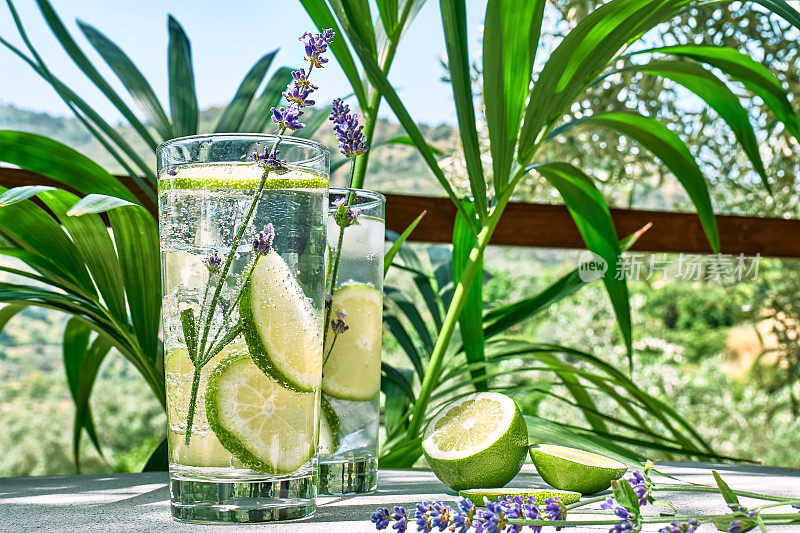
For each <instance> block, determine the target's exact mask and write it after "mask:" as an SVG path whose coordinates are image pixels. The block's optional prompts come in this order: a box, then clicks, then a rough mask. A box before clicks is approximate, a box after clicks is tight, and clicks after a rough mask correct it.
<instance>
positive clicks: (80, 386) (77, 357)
mask: <svg viewBox="0 0 800 533" xmlns="http://www.w3.org/2000/svg"><path fill="white" fill-rule="evenodd" d="M90 334H91V330H90V329H89V328H88V327H87V326H86V325H85V324H84V323H83V322H81V321H80V320H78V319H76V318H72V319H70V320H69V321H68V322H67V326H66V328H65V329H64V341H63V344H62V347H63V351H64V369H65V371H66V374H67V384H68V385H69V389H70V393H71V394H72V400H73V402H74V404H75V429H74V432H73V437H72V451H73V454H74V457H75V465H76V466H77V467H78V469H79V470H80V441H81V433H82V430H86V433H87V434H88V435H89V438H90V440H91V441H92V443H93V444H94V446H95V448H96V449H97V451H98V453H100V454H101V455H102V450H101V448H100V442H99V440H98V438H97V433H96V431H95V428H94V423H93V422H92V414H91V408H90V407H89V397H90V396H91V391H92V387H93V386H94V381H95V378H96V377H97V372H98V370H99V369H100V364H101V363H102V362H103V359H104V358H105V356H106V354H108V351H109V350H110V349H111V345H110V344H108V342H107V341H106V340H105V339H104V338H103V337H99V336H98V337H95V340H94V341H92V343H91V344H90V343H89V337H90Z"/></svg>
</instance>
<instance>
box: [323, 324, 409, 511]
mask: <svg viewBox="0 0 800 533" xmlns="http://www.w3.org/2000/svg"><path fill="white" fill-rule="evenodd" d="M346 316H347V314H346V313H345V312H344V311H341V310H339V311H336V318H334V319H333V320H331V329H332V330H333V332H334V333H335V334H336V335H340V334H342V333H344V332H345V331H347V330H348V329H350V326H348V325H347V324H345V322H344V319H345V317H346ZM418 508H419V506H418Z"/></svg>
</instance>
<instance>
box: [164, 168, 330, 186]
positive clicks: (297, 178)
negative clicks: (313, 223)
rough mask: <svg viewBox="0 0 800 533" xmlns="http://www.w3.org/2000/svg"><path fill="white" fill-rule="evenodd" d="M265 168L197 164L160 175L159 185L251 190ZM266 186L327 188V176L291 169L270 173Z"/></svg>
mask: <svg viewBox="0 0 800 533" xmlns="http://www.w3.org/2000/svg"><path fill="white" fill-rule="evenodd" d="M263 174H264V169H262V168H261V167H259V166H258V165H253V164H251V163H247V164H241V165H235V164H224V165H219V164H217V165H194V166H183V167H180V168H178V169H176V173H175V175H174V176H171V175H169V174H166V173H164V174H161V176H159V178H158V188H159V190H162V191H168V190H175V189H181V190H217V189H218V190H231V189H240V190H248V189H255V188H256V187H258V184H259V182H260V181H261V177H262V175H263ZM264 188H265V189H327V188H328V179H327V178H325V177H322V176H317V175H316V174H312V173H310V172H304V171H301V170H297V169H291V170H290V171H289V172H287V173H285V174H275V173H271V174H270V175H269V176H268V177H267V181H266V182H265V183H264Z"/></svg>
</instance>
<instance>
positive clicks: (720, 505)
mask: <svg viewBox="0 0 800 533" xmlns="http://www.w3.org/2000/svg"><path fill="white" fill-rule="evenodd" d="M659 468H660V470H661V471H662V472H664V473H667V474H670V475H673V476H676V477H678V478H680V479H681V480H684V481H688V482H694V483H713V478H712V476H711V470H710V469H711V468H715V469H716V470H718V471H719V472H720V474H721V475H722V477H723V478H724V479H725V480H726V481H727V482H728V484H729V485H730V486H731V487H732V488H734V489H739V490H749V491H755V492H767V493H772V494H775V495H781V496H793V497H800V470H792V469H787V468H770V467H759V466H747V465H722V464H714V465H712V464H708V463H667V464H661V465H659ZM509 486H514V487H541V488H545V487H546V485H545V483H544V482H543V481H542V479H541V478H540V477H539V476H538V475H536V473H535V470H534V469H533V467H532V466H531V465H526V466H525V468H524V469H523V471H522V472H521V473H520V474H519V475H518V476H517V477H516V478H515V479H514V481H512V483H511V484H510V485H509ZM658 496H659V498H661V499H665V500H667V501H669V502H670V503H672V504H673V505H674V506H675V507H676V508H677V509H678V511H679V512H680V513H683V514H695V513H697V514H700V513H706V514H710V513H724V512H726V511H727V507H726V506H725V503H724V501H723V500H722V498H721V497H720V496H719V495H715V494H699V495H698V494H691V495H689V494H686V493H660V494H659V495H658ZM456 499H457V498H456V496H455V493H454V492H453V491H451V490H449V489H448V488H447V487H445V486H444V485H443V484H442V483H441V482H439V480H438V479H436V477H435V476H434V475H433V474H432V473H431V472H429V471H426V470H381V472H380V477H379V484H378V490H377V491H376V492H374V493H372V494H367V495H360V496H345V497H325V496H322V497H320V498H319V499H318V504H319V508H318V511H317V513H316V515H315V516H314V517H313V518H310V519H307V520H304V521H300V522H292V523H287V524H268V525H238V526H213V525H205V526H203V525H190V524H181V523H178V522H175V521H173V520H172V519H171V517H170V513H169V493H168V491H167V473H166V472H148V473H141V474H98V475H79V476H48V477H28V478H0V531H3V532H6V531H8V532H27V531H58V532H62V531H64V532H72V531H75V532H79V531H80V532H95V531H104V532H106V531H108V532H112V531H113V532H116V531H133V532H145V531H147V532H150V531H158V532H187V531H199V532H201V533H213V532H217V531H221V532H225V533H231V532H233V531H240V530H241V531H245V530H257V531H273V530H275V531H283V532H289V531H291V532H294V531H297V532H309V531H320V532H324V533H338V532H348V533H359V532H368V531H375V528H374V526H373V524H371V523H370V522H369V516H370V514H371V513H372V512H373V511H374V510H375V509H376V508H377V507H379V506H386V507H391V506H392V505H404V506H406V507H407V508H408V507H411V508H413V506H414V503H416V502H418V501H421V500H445V501H447V500H449V501H455V500H456ZM748 502H752V500H748V499H746V498H744V499H742V503H743V504H744V505H748ZM595 507H596V506H595ZM783 509H784V510H783V511H782V512H787V511H786V510H785V509H786V508H783ZM570 518H578V515H577V514H574V513H571V514H570ZM608 527H609V526H597V527H594V528H588V527H583V528H570V529H565V530H564V531H587V530H592V531H596V530H600V531H605V530H607V529H608ZM414 529H416V528H414V527H412V528H411V530H412V531H413V530H414ZM657 529H658V527H657V526H656V527H653V526H650V527H648V528H647V529H645V530H646V531H656V530H657ZM774 529H776V530H781V531H800V526H783V527H779V528H778V527H776V528H774ZM548 530H549V531H552V529H551V528H546V529H545V531H548ZM772 530H773V527H770V531H772ZM389 531H392V532H393V531H394V530H391V529H390V530H389ZM702 531H714V529H713V528H712V527H711V526H706V527H704V528H702Z"/></svg>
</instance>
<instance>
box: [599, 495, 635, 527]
mask: <svg viewBox="0 0 800 533" xmlns="http://www.w3.org/2000/svg"><path fill="white" fill-rule="evenodd" d="M600 508H601V509H606V510H609V511H614V514H615V515H617V516H618V517H619V518H621V519H622V520H620V521H619V522H618V523H616V524H614V526H612V527H611V528H610V529H609V530H608V532H609V533H622V532H623V531H630V530H632V529H633V523H632V522H631V520H632V519H633V518H634V516H633V514H631V512H630V511H628V510H627V509H625V508H624V507H622V506H620V505H617V502H615V501H614V500H613V498H606V501H604V502H603V503H601V504H600Z"/></svg>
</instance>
